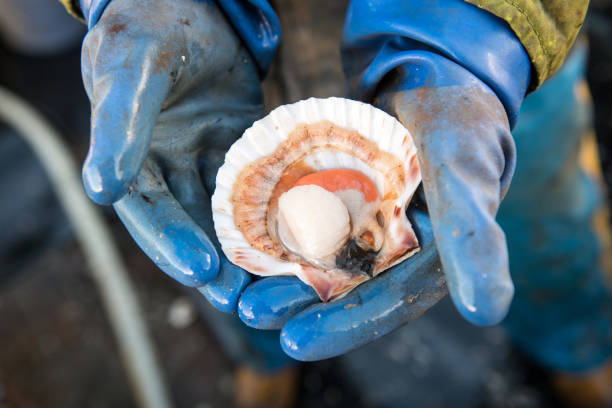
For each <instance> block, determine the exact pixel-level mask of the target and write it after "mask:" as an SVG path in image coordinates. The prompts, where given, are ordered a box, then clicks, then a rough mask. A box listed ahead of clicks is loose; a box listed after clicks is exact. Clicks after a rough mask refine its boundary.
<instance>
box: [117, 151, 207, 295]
mask: <svg viewBox="0 0 612 408" xmlns="http://www.w3.org/2000/svg"><path fill="white" fill-rule="evenodd" d="M114 207H115V210H116V211H117V214H118V215H119V218H121V221H122V222H123V223H124V224H125V226H126V227H127V229H128V230H129V231H130V234H131V235H132V237H133V238H134V240H135V241H136V242H137V243H138V245H139V246H140V247H141V248H142V250H143V251H144V252H145V253H146V254H147V255H148V256H149V258H151V259H152V260H153V261H154V262H155V264H156V265H157V266H159V267H160V268H161V269H162V270H163V271H164V272H166V273H167V274H168V275H169V276H171V277H172V278H174V279H176V280H177V281H179V282H180V283H182V284H184V285H187V286H202V285H203V284H205V283H206V282H209V281H210V280H212V279H213V278H215V277H216V276H217V272H218V270H219V257H218V255H217V251H216V250H215V247H214V246H213V243H212V242H211V240H210V239H209V238H208V236H207V235H206V233H205V232H204V230H203V229H202V228H201V227H200V226H199V225H198V224H197V223H196V222H195V221H194V219H193V218H192V217H191V216H190V215H189V214H187V213H186V212H185V209H184V208H183V207H182V206H181V204H180V203H179V202H178V201H177V200H176V198H175V197H174V196H173V195H172V194H171V193H170V191H169V190H168V187H167V185H166V182H165V180H164V179H163V178H162V176H161V171H160V170H159V168H158V167H157V166H156V165H155V164H154V163H152V162H151V161H150V160H149V161H146V162H145V164H144V166H143V168H142V170H141V171H140V173H139V175H138V177H137V179H136V182H135V183H134V185H133V187H131V188H130V190H129V191H128V193H127V194H126V195H125V196H124V197H123V198H122V199H121V200H119V201H118V202H116V203H115V204H114Z"/></svg>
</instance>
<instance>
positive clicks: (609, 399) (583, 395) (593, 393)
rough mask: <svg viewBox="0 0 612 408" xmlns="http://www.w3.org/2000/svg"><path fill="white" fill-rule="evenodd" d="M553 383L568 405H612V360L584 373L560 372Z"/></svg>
mask: <svg viewBox="0 0 612 408" xmlns="http://www.w3.org/2000/svg"><path fill="white" fill-rule="evenodd" d="M552 384H553V387H554V388H555V390H556V391H557V394H558V396H559V399H560V400H561V401H562V402H563V403H564V404H565V405H567V406H568V407H576V408H611V407H612V361H610V362H608V363H606V364H604V365H603V366H601V367H598V368H597V369H595V370H591V371H589V372H587V373H584V374H568V373H558V374H556V375H554V376H553V378H552Z"/></svg>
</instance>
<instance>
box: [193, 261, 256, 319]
mask: <svg viewBox="0 0 612 408" xmlns="http://www.w3.org/2000/svg"><path fill="white" fill-rule="evenodd" d="M219 259H220V260H221V264H220V268H219V274H218V275H217V277H216V278H215V279H213V280H212V281H210V282H209V283H207V284H206V285H204V286H201V287H199V288H198V290H199V291H200V293H201V294H203V295H204V297H205V298H206V299H207V300H208V301H209V302H210V304H212V305H213V306H214V307H215V308H216V309H217V310H220V311H222V312H225V313H234V312H235V311H236V305H237V304H238V299H239V298H240V294H241V293H242V292H243V290H244V288H245V287H247V285H248V284H249V283H250V282H251V275H250V274H249V273H248V272H246V271H245V270H244V269H242V268H240V267H238V266H236V265H234V264H232V263H231V262H230V261H228V260H227V258H226V257H225V255H223V254H219Z"/></svg>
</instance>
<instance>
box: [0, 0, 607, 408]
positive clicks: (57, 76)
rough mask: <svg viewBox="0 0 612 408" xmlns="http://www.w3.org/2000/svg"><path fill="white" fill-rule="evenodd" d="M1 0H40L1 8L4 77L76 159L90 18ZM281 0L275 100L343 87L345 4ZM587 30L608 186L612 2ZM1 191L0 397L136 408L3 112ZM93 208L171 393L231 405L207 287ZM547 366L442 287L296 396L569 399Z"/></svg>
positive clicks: (87, 289)
mask: <svg viewBox="0 0 612 408" xmlns="http://www.w3.org/2000/svg"><path fill="white" fill-rule="evenodd" d="M2 1H3V2H7V4H8V3H11V2H20V1H22V2H23V3H31V4H32V5H35V7H34V8H33V9H35V10H38V12H37V13H34V14H28V15H19V14H18V13H17V14H11V13H5V12H2V11H0V86H2V87H5V88H6V89H9V90H11V91H13V92H14V93H16V94H17V95H20V96H21V97H22V98H24V99H25V100H26V101H28V102H29V103H30V104H31V105H32V106H34V107H35V108H36V109H37V110H38V111H39V112H40V113H41V114H42V115H43V116H44V117H45V118H46V119H47V120H48V121H50V123H51V124H52V125H53V126H54V127H55V128H56V129H57V130H58V131H59V133H60V134H61V136H62V138H63V140H64V141H65V142H66V144H67V145H68V146H69V149H70V151H71V154H72V155H73V157H74V158H75V160H76V161H77V162H78V164H79V165H80V164H81V163H82V161H83V159H84V158H85V155H86V152H87V147H88V134H89V101H88V99H87V96H86V95H85V92H84V90H83V86H82V82H81V74H80V45H81V41H82V37H83V36H84V34H85V28H84V26H83V25H82V24H81V23H79V22H78V21H77V20H75V19H73V18H71V17H70V16H68V14H67V13H66V12H65V11H64V9H63V7H62V6H61V5H60V4H59V2H57V1H52V0H27V1H26V0H2ZM274 3H275V7H276V10H277V12H278V14H279V17H280V19H281V23H282V25H283V26H284V27H291V28H292V30H285V32H284V33H283V42H282V44H281V49H280V52H279V54H278V56H277V58H276V61H275V65H274V66H273V69H272V71H271V73H270V75H269V76H268V78H267V80H266V82H265V83H264V92H265V95H266V103H267V106H268V108H273V107H275V106H277V105H279V104H283V103H289V102H294V101H297V100H299V99H302V98H304V97H307V96H318V97H326V96H332V95H334V96H341V95H342V94H343V90H344V83H343V78H342V72H341V66H340V55H339V50H338V39H339V38H340V35H341V31H342V26H341V25H339V24H338V22H340V21H343V18H342V16H343V14H344V11H345V8H346V3H347V2H346V1H344V0H342V1H334V2H328V1H324V0H309V1H299V0H279V1H276V2H274ZM26 21H29V22H28V24H27V25H26V23H25V22H26ZM583 35H585V36H586V37H587V38H588V41H589V44H590V57H589V68H588V81H589V85H590V88H591V91H592V95H593V99H594V104H595V128H596V132H597V136H598V140H599V143H600V153H601V157H602V161H603V166H604V173H605V177H606V181H607V184H608V186H609V187H610V185H611V183H612V47H611V46H610V41H611V40H612V2H610V1H607V0H599V1H592V4H591V7H590V11H589V14H588V17H587V20H586V23H585V28H584V29H583ZM330 38H332V39H334V40H333V41H330ZM609 191H612V189H610V188H609ZM0 197H1V198H0V226H1V227H0V407H129V406H135V405H136V401H135V399H134V396H133V394H132V391H131V389H130V386H129V382H128V377H127V374H126V372H125V370H124V368H123V366H122V363H121V360H120V357H119V352H118V348H117V344H116V341H115V338H114V336H113V332H112V330H111V326H110V324H109V320H108V316H107V315H106V313H105V311H104V309H103V305H102V300H101V297H100V295H99V293H98V291H97V289H96V285H95V283H94V279H93V277H92V274H91V272H90V269H89V267H88V265H87V262H86V259H85V256H84V254H83V252H82V250H81V248H80V247H79V244H78V242H77V241H76V239H75V235H74V233H73V230H72V228H71V226H70V224H69V222H68V219H67V218H66V215H65V214H64V212H63V210H62V208H61V206H60V204H59V202H58V200H57V198H56V196H55V194H54V192H53V190H52V187H51V184H50V183H49V178H48V175H47V173H46V171H45V170H44V169H43V167H42V166H41V164H40V163H39V161H38V159H37V158H36V157H35V155H34V154H33V153H32V151H31V150H30V148H29V147H28V145H27V144H26V142H24V140H23V139H22V138H21V137H20V136H19V135H18V134H17V133H16V131H15V129H14V128H12V127H10V126H8V125H7V124H6V123H1V122H0ZM98 210H99V211H100V212H101V213H102V214H103V216H104V219H105V221H106V223H107V224H108V225H109V227H110V229H111V233H112V237H113V239H114V240H115V242H116V243H117V246H118V247H119V248H120V250H121V255H122V257H123V259H124V261H125V263H126V265H127V268H128V271H129V275H130V277H131V278H132V280H133V282H134V286H135V289H136V292H137V296H138V300H139V302H140V305H141V309H142V311H143V317H144V319H145V321H146V322H147V324H148V326H149V334H150V336H151V339H152V342H153V343H154V345H155V347H156V350H157V352H158V355H159V357H160V365H161V369H162V371H163V373H164V377H165V380H166V381H167V385H168V389H169V390H170V393H171V397H172V399H173V401H174V403H175V405H176V406H180V407H193V408H210V407H225V406H230V405H231V400H232V395H233V389H232V387H233V378H232V368H233V367H232V364H231V362H230V360H229V359H228V358H227V357H225V356H224V353H223V347H222V344H220V341H221V340H219V339H218V337H215V336H214V335H213V333H214V328H213V327H210V323H206V321H205V320H203V319H202V315H203V314H207V313H210V310H209V309H208V306H207V305H206V303H205V300H204V298H203V297H201V296H200V295H194V294H193V293H192V292H190V291H189V290H187V289H185V288H183V287H180V286H179V285H178V284H177V283H175V282H174V281H173V280H171V279H170V278H168V277H167V276H166V275H164V274H163V273H162V272H161V271H159V270H158V269H157V268H156V267H155V265H154V264H153V263H152V262H151V261H150V260H149V259H148V258H147V257H146V256H145V255H144V254H143V253H142V251H141V250H140V249H139V248H138V247H137V246H136V245H135V244H134V243H133V241H132V240H131V238H130V237H129V235H128V234H127V232H126V231H125V229H124V228H123V227H122V225H121V223H120V222H119V221H118V219H117V217H116V216H115V214H114V212H113V211H112V209H110V208H98ZM541 378H542V377H541V375H540V373H538V371H537V370H536V369H535V368H533V367H531V366H530V365H529V364H528V363H527V362H526V361H525V360H524V359H523V358H522V357H521V356H520V355H519V354H517V353H516V352H515V351H514V350H513V349H512V347H511V346H510V344H509V342H508V341H507V339H506V337H505V334H504V332H503V330H502V329H501V328H487V329H480V328H475V327H473V326H470V325H469V324H468V323H466V322H464V321H463V319H461V318H459V315H458V314H457V313H456V311H455V310H454V308H453V306H452V305H451V303H450V301H449V300H448V299H445V300H444V301H442V302H440V303H439V304H438V305H437V306H435V307H434V308H433V309H431V310H430V311H429V312H428V313H426V314H425V315H424V316H423V317H422V318H420V319H419V320H417V321H415V322H414V323H412V324H411V325H410V326H409V327H404V328H402V329H400V330H396V331H395V332H393V333H392V334H390V335H388V336H386V337H384V338H383V339H381V340H379V341H377V342H375V343H373V344H370V345H368V346H366V347H364V348H362V349H359V350H356V351H354V352H352V353H349V354H348V355H345V356H342V357H339V358H335V359H330V360H327V361H323V362H318V363H312V364H307V365H304V366H303V368H302V372H301V385H300V395H299V401H298V405H297V406H298V407H330V408H331V407H351V408H357V407H397V406H409V405H414V406H419V407H444V406H450V405H451V404H452V406H455V407H508V408H510V407H556V406H559V402H558V401H555V400H554V399H553V397H552V396H551V394H550V392H549V390H547V388H546V384H545V382H544V381H542V380H541Z"/></svg>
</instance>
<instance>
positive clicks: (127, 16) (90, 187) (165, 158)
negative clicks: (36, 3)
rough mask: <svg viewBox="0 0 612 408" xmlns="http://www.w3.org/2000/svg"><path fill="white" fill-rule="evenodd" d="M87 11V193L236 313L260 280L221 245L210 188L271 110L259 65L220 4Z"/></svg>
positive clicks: (101, 4) (136, 2)
mask: <svg viewBox="0 0 612 408" xmlns="http://www.w3.org/2000/svg"><path fill="white" fill-rule="evenodd" d="M226 3H232V2H231V1H230V2H226ZM81 8H82V10H83V14H84V16H85V18H86V20H87V22H88V25H89V27H90V31H89V33H88V34H87V36H86V38H85V41H84V46H83V53H82V71H83V81H84V84H85V88H86V90H87V94H88V96H89V99H90V101H91V104H92V116H91V120H92V124H91V146H90V150H89V154H88V156H87V159H86V161H85V165H84V168H83V181H84V184H85V188H86V191H87V194H88V195H89V197H90V198H91V199H92V200H94V201H96V202H97V203H100V204H113V205H114V208H115V210H116V211H117V213H118V215H119V217H120V218H121V220H122V221H123V223H124V224H125V226H126V227H127V229H128V230H129V232H130V233H131V235H132V236H133V238H134V239H135V240H136V242H137V243H138V244H139V245H140V247H141V248H142V249H143V250H144V251H145V252H146V254H147V255H148V256H149V257H150V258H151V259H152V260H153V261H154V262H155V263H156V264H157V265H158V266H159V267H160V268H161V269H162V270H163V271H164V272H166V273H167V274H168V275H170V276H171V277H173V278H174V279H176V280H178V281H179V282H181V283H183V284H185V285H188V286H196V287H200V290H201V292H202V293H204V294H205V295H206V296H207V297H208V298H209V300H210V301H211V302H212V303H213V304H214V305H215V306H217V307H218V308H220V309H223V310H225V311H233V310H235V305H236V302H237V299H238V295H239V294H240V292H241V290H242V288H243V287H244V286H245V285H246V284H247V283H248V282H249V280H250V277H249V275H248V274H247V273H246V272H245V271H243V270H241V269H240V268H238V267H235V266H233V265H232V264H230V263H229V262H228V261H227V260H226V259H225V258H224V257H223V256H220V255H219V254H221V252H217V251H216V249H215V245H216V237H215V234H214V230H213V226H212V218H211V210H210V193H212V189H213V188H214V177H215V176H216V170H217V168H218V166H219V165H220V164H221V163H222V161H223V158H224V155H225V151H226V150H227V149H228V147H229V146H230V145H231V143H232V142H233V141H234V140H235V139H236V138H238V137H239V136H240V135H241V134H242V132H243V130H244V129H245V128H247V127H248V126H250V125H251V124H252V122H253V121H254V120H256V119H258V118H259V117H260V116H262V114H263V105H262V94H261V90H260V87H259V72H258V67H257V65H256V64H255V62H254V60H253V58H252V57H251V54H249V52H248V50H247V49H246V48H245V46H244V45H243V44H242V42H241V41H240V39H239V38H238V37H237V36H236V34H235V32H234V30H233V28H232V27H231V26H230V24H229V23H228V22H227V21H226V19H225V17H224V15H223V13H222V12H221V11H220V10H219V8H218V7H217V5H216V3H215V2H211V1H193V0H176V1H167V0H113V1H110V2H109V1H108V0H102V1H96V0H94V1H89V0H82V1H81ZM243 17H244V16H243ZM272 51H273V50H272ZM259 68H260V69H261V68H262V67H261V66H260V67H259ZM218 272H219V276H217V274H218Z"/></svg>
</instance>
